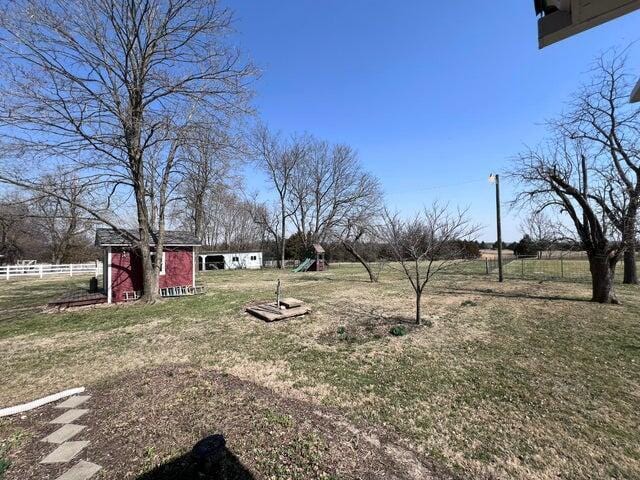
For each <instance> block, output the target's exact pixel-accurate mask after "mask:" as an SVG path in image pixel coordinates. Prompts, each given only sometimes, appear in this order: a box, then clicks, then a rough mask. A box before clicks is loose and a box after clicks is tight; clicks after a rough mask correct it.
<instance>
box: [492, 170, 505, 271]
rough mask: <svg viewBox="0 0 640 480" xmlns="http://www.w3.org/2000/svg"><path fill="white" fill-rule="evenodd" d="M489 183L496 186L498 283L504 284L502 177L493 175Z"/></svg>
mask: <svg viewBox="0 0 640 480" xmlns="http://www.w3.org/2000/svg"><path fill="white" fill-rule="evenodd" d="M489 181H490V182H491V183H495V184H496V225H497V230H498V281H499V282H502V281H503V280H504V276H503V274H502V222H501V220H500V175H498V174H497V173H496V174H493V173H492V174H491V175H490V176H489Z"/></svg>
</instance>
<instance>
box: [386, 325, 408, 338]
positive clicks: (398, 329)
mask: <svg viewBox="0 0 640 480" xmlns="http://www.w3.org/2000/svg"><path fill="white" fill-rule="evenodd" d="M389 333H390V334H391V335H393V336H394V337H402V336H403V335H406V334H407V329H406V328H404V325H396V326H394V327H391V330H389Z"/></svg>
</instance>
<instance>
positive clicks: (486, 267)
mask: <svg viewBox="0 0 640 480" xmlns="http://www.w3.org/2000/svg"><path fill="white" fill-rule="evenodd" d="M484 268H485V270H486V271H487V275H489V259H488V258H485V259H484Z"/></svg>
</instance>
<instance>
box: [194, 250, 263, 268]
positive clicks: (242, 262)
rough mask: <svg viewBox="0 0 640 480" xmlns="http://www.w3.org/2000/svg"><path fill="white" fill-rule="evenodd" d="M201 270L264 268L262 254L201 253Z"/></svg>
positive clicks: (199, 256) (199, 263)
mask: <svg viewBox="0 0 640 480" xmlns="http://www.w3.org/2000/svg"><path fill="white" fill-rule="evenodd" d="M198 258H199V262H198V269H199V270H237V269H243V268H247V269H249V270H258V269H260V268H262V252H201V253H200V254H199V255H198Z"/></svg>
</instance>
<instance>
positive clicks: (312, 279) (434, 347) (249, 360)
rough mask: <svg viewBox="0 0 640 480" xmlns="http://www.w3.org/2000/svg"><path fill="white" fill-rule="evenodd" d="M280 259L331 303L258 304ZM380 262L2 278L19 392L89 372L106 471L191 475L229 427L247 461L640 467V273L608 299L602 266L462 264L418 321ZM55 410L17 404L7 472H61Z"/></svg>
mask: <svg viewBox="0 0 640 480" xmlns="http://www.w3.org/2000/svg"><path fill="white" fill-rule="evenodd" d="M277 278H280V279H281V280H282V282H283V288H284V294H285V295H286V296H292V297H296V298H299V299H301V300H304V301H305V302H307V303H308V304H309V305H310V306H311V308H312V313H311V315H309V316H307V317H300V318H296V319H291V320H287V321H284V322H279V323H272V324H268V323H263V322H261V321H259V320H255V319H252V318H250V317H248V316H247V315H246V314H245V313H244V312H243V310H244V306H245V305H247V304H248V303H250V302H253V301H257V300H265V299H271V298H272V297H273V292H274V291H275V283H276V279H277ZM366 278H367V277H366V274H365V273H364V271H363V270H361V269H360V268H358V267H357V266H341V267H339V268H334V269H332V270H330V271H328V272H323V273H304V274H293V273H290V272H278V271H273V270H263V271H238V272H230V271H226V272H208V273H207V274H205V275H202V276H201V277H200V281H201V282H202V283H205V284H206V285H207V289H208V290H207V294H206V295H205V296H200V297H192V298H182V299H173V300H168V301H163V302H159V303H158V304H155V305H151V306H141V305H126V306H115V307H96V308H85V309H80V310H76V311H72V312H71V311H67V312H62V313H51V312H47V311H44V310H43V308H42V305H43V304H44V303H46V301H47V299H49V298H52V297H55V296H56V295H58V294H59V293H61V292H63V291H64V290H65V289H69V288H70V287H73V286H77V285H80V284H84V283H86V279H75V278H74V279H64V280H51V279H46V280H29V281H27V280H25V281H11V282H1V283H0V312H2V313H1V315H0V362H1V364H2V365H3V369H4V372H5V373H4V376H3V379H2V380H3V381H2V388H1V389H0V406H8V405H13V404H16V403H19V402H23V401H29V400H32V399H34V398H36V397H40V396H44V395H46V394H49V393H53V392H55V391H58V390H62V389H64V388H70V387H74V386H79V385H84V386H86V387H87V389H88V390H89V392H90V393H91V394H92V395H93V398H92V400H91V402H92V407H91V408H92V413H91V414H88V415H87V419H86V421H85V422H84V423H83V424H87V425H88V427H89V428H88V433H87V435H86V436H87V438H88V439H90V440H91V441H92V444H91V446H90V447H89V448H88V449H87V450H86V451H85V453H83V455H85V457H86V458H87V459H88V460H91V461H93V462H95V463H98V464H100V465H102V466H103V467H104V469H103V470H102V471H101V472H100V473H99V474H98V475H96V476H95V477H94V478H118V479H120V478H137V479H141V480H151V479H159V478H167V479H168V478H187V477H186V476H184V475H183V476H182V477H180V476H176V473H175V472H176V471H184V470H180V469H182V468H185V467H184V462H183V460H184V459H185V458H186V457H185V456H184V454H185V453H186V452H187V451H188V449H189V448H190V447H191V446H192V445H193V444H194V443H195V442H196V441H197V440H199V438H202V436H204V435H205V434H207V433H215V432H217V431H222V432H224V433H225V436H226V438H227V442H228V447H229V450H230V451H231V452H232V454H233V456H232V458H234V459H235V460H237V465H235V466H229V469H230V470H229V471H233V472H235V473H233V475H230V476H229V478H257V479H261V478H268V479H276V478H278V479H279V478H282V479H284V478H299V479H305V478H325V479H338V478H412V479H413V478H415V479H419V478H429V475H430V476H431V477H432V478H499V479H510V478H520V479H551V478H569V479H585V478H640V430H639V429H638V425H640V408H639V407H638V405H640V372H639V369H638V365H639V363H640V321H639V320H640V289H638V288H637V287H629V286H622V285H618V286H617V287H616V289H617V294H618V297H619V299H620V300H621V301H622V305H619V306H604V305H598V304H592V303H590V302H588V301H587V300H588V299H589V297H590V286H589V284H587V283H575V284H574V283H569V282H551V281H545V282H538V281H531V280H518V279H514V280H508V281H507V282H506V283H505V284H498V283H497V282H495V280H493V279H492V278H488V277H485V276H482V275H478V276H469V275H466V276H457V275H445V276H442V277H441V278H440V279H439V280H438V281H437V282H436V283H434V285H433V288H432V290H431V291H430V292H429V294H428V295H427V296H426V297H424V303H423V311H424V315H425V317H427V318H429V319H430V320H431V323H432V326H431V327H417V328H414V327H413V326H411V325H410V324H408V323H406V322H410V321H411V318H412V315H413V299H412V296H411V291H410V289H409V288H408V283H407V282H406V281H404V280H403V279H402V277H401V276H400V275H399V273H397V272H395V271H393V270H386V271H385V272H383V274H382V276H381V281H380V283H378V284H370V283H368V282H367V281H366ZM400 324H402V325H405V327H406V330H407V334H406V335H404V336H399V337H395V336H392V335H390V334H389V330H390V329H391V328H392V327H393V326H396V325H400ZM339 332H340V333H339ZM52 410H53V409H52V408H50V407H43V408H41V409H38V410H36V411H34V412H32V413H30V414H28V415H26V416H25V418H20V417H19V416H18V417H11V418H9V419H0V472H2V469H3V468H6V467H3V465H4V464H6V463H9V467H8V469H6V473H5V474H4V475H5V477H6V479H7V480H8V479H14V478H15V479H18V478H19V479H26V478H52V479H53V478H55V475H57V474H59V472H58V471H57V470H52V467H45V466H41V465H38V460H39V458H41V457H42V455H43V454H44V453H45V451H46V447H47V446H46V445H43V444H42V443H41V442H38V439H39V438H42V437H43V436H45V435H46V434H48V433H50V431H51V428H50V427H51V426H49V425H47V421H48V420H50V419H51V418H52V415H53V414H54V413H53V411H52ZM234 475H235V476H234ZM243 475H245V476H243ZM392 475H395V477H392ZM1 476H2V474H1V473H0V477H1ZM188 478H191V477H188ZM193 478H196V477H193Z"/></svg>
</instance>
